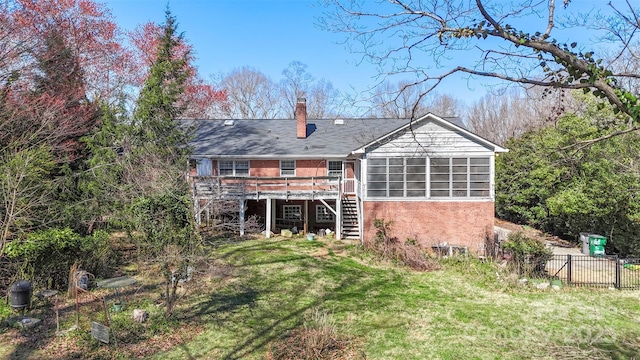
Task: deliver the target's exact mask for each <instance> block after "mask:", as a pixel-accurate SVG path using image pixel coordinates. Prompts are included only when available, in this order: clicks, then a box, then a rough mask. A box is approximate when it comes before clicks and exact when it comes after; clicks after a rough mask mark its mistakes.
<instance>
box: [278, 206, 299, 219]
mask: <svg viewBox="0 0 640 360" xmlns="http://www.w3.org/2000/svg"><path fill="white" fill-rule="evenodd" d="M292 215H296V216H292ZM282 218H283V219H284V220H294V221H295V220H297V221H300V220H302V206H301V205H282Z"/></svg>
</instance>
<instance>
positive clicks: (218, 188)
mask: <svg viewBox="0 0 640 360" xmlns="http://www.w3.org/2000/svg"><path fill="white" fill-rule="evenodd" d="M191 179H192V180H193V182H192V186H193V196H194V197H195V198H196V199H245V200H260V199H267V198H268V199H282V200H316V199H336V198H338V197H339V196H340V194H341V186H340V184H341V178H340V177H328V176H320V177H227V176H193V177H191Z"/></svg>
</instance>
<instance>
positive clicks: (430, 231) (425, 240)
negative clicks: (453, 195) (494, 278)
mask: <svg viewBox="0 0 640 360" xmlns="http://www.w3.org/2000/svg"><path fill="white" fill-rule="evenodd" d="M363 212H364V224H363V227H364V234H363V239H364V240H365V242H369V241H372V240H373V238H374V237H375V228H374V226H373V221H374V219H384V220H385V221H389V220H392V221H393V224H392V226H391V229H392V236H396V237H398V239H400V240H406V239H408V238H411V239H416V240H417V241H418V243H419V244H420V245H421V246H422V247H423V248H425V249H430V248H431V246H432V245H433V244H436V243H442V242H447V243H448V244H451V245H462V246H468V247H469V251H470V252H472V253H475V252H476V251H477V249H478V244H482V243H483V242H484V234H485V231H486V230H487V229H490V230H491V231H493V222H494V203H493V202H492V201H486V202H465V201H455V202H454V201H451V202H441V201H437V202H436V201H422V202H418V201H394V202H392V201H384V202H383V201H378V202H376V201H366V202H364V203H363Z"/></svg>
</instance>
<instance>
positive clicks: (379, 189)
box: [367, 156, 493, 199]
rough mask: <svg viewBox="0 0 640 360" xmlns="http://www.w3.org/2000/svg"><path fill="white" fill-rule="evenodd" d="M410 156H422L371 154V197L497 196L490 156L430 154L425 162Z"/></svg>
mask: <svg viewBox="0 0 640 360" xmlns="http://www.w3.org/2000/svg"><path fill="white" fill-rule="evenodd" d="M410 159H418V158H411V157H406V158H403V157H375V158H369V159H368V160H367V197H369V198H414V199H419V198H429V199H480V198H491V197H492V196H493V194H492V191H491V186H492V179H491V174H492V169H491V157H490V156H451V157H435V158H432V157H426V158H425V162H424V163H421V162H419V161H409V160H410ZM410 162H411V163H412V164H409V163H410ZM423 164H424V165H423ZM409 168H413V169H412V170H409Z"/></svg>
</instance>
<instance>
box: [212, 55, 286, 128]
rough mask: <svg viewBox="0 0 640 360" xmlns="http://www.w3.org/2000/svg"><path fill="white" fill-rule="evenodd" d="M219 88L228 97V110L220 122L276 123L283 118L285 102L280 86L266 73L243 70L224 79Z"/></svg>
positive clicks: (223, 113)
mask: <svg viewBox="0 0 640 360" xmlns="http://www.w3.org/2000/svg"><path fill="white" fill-rule="evenodd" d="M218 88H220V89H224V91H225V92H226V95H227V102H228V104H227V106H225V107H222V108H220V109H219V113H218V114H215V116H214V117H217V118H234V119H275V118H278V117H282V101H281V97H280V90H279V88H278V86H277V84H276V83H274V82H273V81H272V80H271V79H269V78H268V77H267V76H266V75H265V74H263V73H262V72H260V71H258V70H256V69H254V68H251V67H249V66H243V67H241V68H239V69H235V70H233V71H231V72H230V73H229V74H227V75H224V76H223V77H222V78H221V79H220V81H218Z"/></svg>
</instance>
